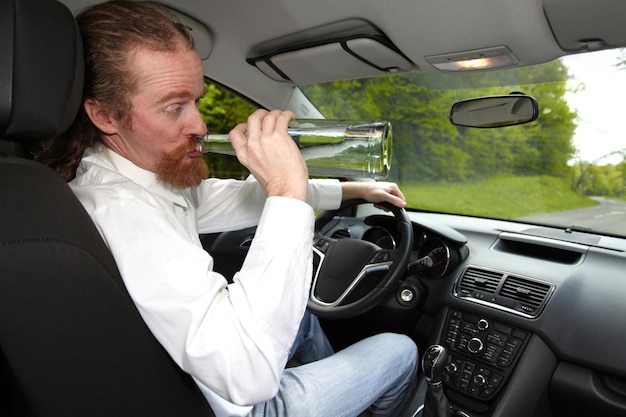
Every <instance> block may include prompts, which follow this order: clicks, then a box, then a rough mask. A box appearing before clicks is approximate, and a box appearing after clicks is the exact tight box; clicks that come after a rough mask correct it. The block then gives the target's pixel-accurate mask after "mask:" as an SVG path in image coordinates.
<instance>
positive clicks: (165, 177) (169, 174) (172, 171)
mask: <svg viewBox="0 0 626 417" xmlns="http://www.w3.org/2000/svg"><path fill="white" fill-rule="evenodd" d="M196 145H197V144H196V143H195V141H192V144H190V145H188V146H186V147H185V148H184V149H181V150H177V151H173V152H171V153H169V154H164V155H163V157H162V158H161V161H160V162H159V163H158V165H157V167H156V174H157V176H158V178H159V180H161V181H163V182H164V183H166V184H169V185H171V186H172V187H174V188H189V187H196V186H198V185H200V183H201V182H202V180H204V179H206V178H207V177H208V176H209V168H208V166H207V164H206V162H205V161H204V158H202V156H199V157H191V156H188V154H189V152H190V150H189V148H190V147H192V148H191V149H195V147H196Z"/></svg>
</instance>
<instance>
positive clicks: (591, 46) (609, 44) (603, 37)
mask: <svg viewBox="0 0 626 417" xmlns="http://www.w3.org/2000/svg"><path fill="white" fill-rule="evenodd" d="M544 11H545V14H546V17H547V19H548V22H549V24H550V27H551V28H552V32H553V33H554V36H555V38H556V40H557V42H558V43H559V45H560V46H561V48H562V49H564V50H566V51H573V52H575V51H586V50H595V49H606V48H614V47H620V46H626V25H625V24H624V16H625V15H626V2H625V1H624V0H593V1H590V0H544Z"/></svg>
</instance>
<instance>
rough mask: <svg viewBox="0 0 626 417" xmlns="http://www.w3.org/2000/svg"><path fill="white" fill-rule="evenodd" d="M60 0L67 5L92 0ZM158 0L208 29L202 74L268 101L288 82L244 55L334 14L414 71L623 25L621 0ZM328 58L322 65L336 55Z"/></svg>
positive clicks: (528, 49)
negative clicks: (452, 57) (380, 40)
mask: <svg viewBox="0 0 626 417" xmlns="http://www.w3.org/2000/svg"><path fill="white" fill-rule="evenodd" d="M61 1H62V2H63V3H65V4H66V5H67V6H68V7H69V8H70V9H71V10H72V11H73V12H76V11H78V10H80V9H82V8H83V7H84V6H85V5H87V4H89V3H90V2H93V0H61ZM164 2H165V3H166V4H168V5H170V6H171V7H173V8H174V9H176V10H177V11H179V12H181V13H182V14H184V15H187V16H190V17H192V18H193V19H195V20H197V22H194V24H197V25H199V26H203V27H204V28H206V29H207V35H206V37H207V38H208V37H210V39H205V40H203V41H202V42H200V43H201V44H203V45H204V48H205V51H201V55H202V54H203V52H206V54H205V55H208V57H207V58H206V59H205V60H204V68H205V74H206V75H207V77H209V78H210V79H212V80H214V81H216V82H218V83H220V84H223V85H224V86H226V87H230V88H233V89H234V90H237V91H239V92H241V93H243V94H245V95H246V96H248V97H250V98H251V99H253V100H255V101H257V102H258V103H260V104H262V105H264V106H266V107H270V108H276V107H277V108H284V107H286V106H287V103H288V102H289V100H290V99H292V97H291V95H292V91H293V85H292V83H289V82H284V81H274V80H272V79H271V78H269V77H268V76H267V75H265V74H264V73H263V72H261V71H259V69H257V68H256V67H255V66H254V65H250V64H248V63H247V62H246V59H247V58H251V57H254V56H256V55H258V54H260V53H262V52H268V50H267V45H271V46H273V47H276V48H280V47H289V46H293V45H294V44H297V43H299V42H302V40H303V39H304V38H303V35H302V33H303V31H311V30H312V29H314V28H322V29H318V33H317V35H318V36H319V35H320V33H321V35H322V36H323V35H324V34H323V31H324V30H325V28H329V31H330V30H331V29H332V30H336V28H334V27H333V26H332V25H330V24H336V23H337V22H344V21H350V20H354V19H358V20H360V21H365V22H369V23H370V24H371V26H372V27H374V28H377V29H378V30H379V31H380V32H382V33H383V34H384V35H385V36H386V37H387V38H388V40H390V41H391V42H392V43H393V45H394V46H395V47H396V48H398V49H399V51H401V53H402V54H403V55H404V56H405V57H406V58H408V60H409V61H410V63H411V64H412V65H411V69H410V70H411V71H427V72H437V71H438V70H436V69H435V68H434V67H433V66H432V65H431V64H430V63H429V62H428V61H427V60H426V57H428V56H433V55H440V54H449V53H456V52H462V51H467V50H476V49H482V48H491V47H495V46H506V47H508V48H509V49H510V50H511V51H512V52H513V54H514V55H515V56H516V57H517V59H518V60H519V65H530V64H536V63H540V62H546V61H550V60H552V59H554V58H557V57H559V56H562V55H564V54H566V53H576V52H580V51H585V50H589V49H594V48H604V47H618V46H623V45H626V25H623V23H622V22H621V19H622V16H624V15H626V2H624V1H622V0H462V1H461V0H384V1H383V0H314V1H311V0H263V1H250V0H229V1H227V2H224V1H221V0H165V1H164ZM328 25H330V26H328ZM304 33H310V32H304ZM209 44H210V45H209ZM263 48H265V49H266V50H263ZM206 49H208V50H206ZM326 58H327V57H326ZM322 59H325V58H322ZM327 61H328V65H334V64H336V62H340V60H334V59H327ZM347 69H348V68H347V67H346V69H345V70H344V69H342V68H338V74H341V75H340V76H339V75H338V76H337V77H336V78H350V77H352V75H351V74H350V73H349V71H347ZM309 75H310V74H309ZM355 75H356V76H360V74H355ZM373 75H376V74H373ZM296 78H297V77H296ZM304 79H309V78H306V77H305V78H304ZM313 81H315V80H314V79H313ZM320 81H325V80H320Z"/></svg>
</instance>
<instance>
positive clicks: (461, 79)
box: [301, 51, 626, 235]
mask: <svg viewBox="0 0 626 417" xmlns="http://www.w3.org/2000/svg"><path fill="white" fill-rule="evenodd" d="M623 60H624V58H623V55H622V52H621V51H602V52H594V53H587V54H580V55H575V56H571V57H566V58H562V59H560V60H556V61H553V62H550V63H546V64H542V65H537V66H532V67H524V68H511V69H506V70H496V71H488V72H466V73H454V74H449V73H438V74H430V73H429V74H409V75H394V76H387V77H378V78H367V79H358V80H347V81H337V82H332V83H325V84H319V85H305V86H301V89H302V91H303V92H304V93H305V94H306V95H307V96H308V98H309V99H310V100H311V101H312V102H313V103H314V104H315V105H316V106H317V108H318V109H319V110H320V111H321V113H322V114H323V115H324V116H325V117H326V118H329V119H356V120H379V119H382V120H388V121H390V122H391V124H392V126H393V156H392V166H391V173H390V175H389V178H388V179H389V180H391V181H396V182H398V183H399V184H400V186H401V187H402V190H403V192H404V194H405V195H406V197H407V200H408V205H409V207H410V208H412V209H417V210H427V211H435V212H444V213H455V214H462V215H471V216H481V217H490V218H505V219H518V220H522V221H528V222H533V223H540V224H547V225H555V226H560V227H572V226H576V227H577V228H580V229H583V228H590V229H592V230H594V231H598V232H602V233H607V234H619V235H626V194H625V191H626V189H625V182H624V179H625V177H626V159H625V158H626V134H625V133H624V130H623V128H622V119H623V109H622V108H623V106H622V104H621V102H620V98H621V95H620V93H619V92H620V91H621V89H622V88H623V86H626V70H624V69H622V68H624V66H623V64H621V62H622V61H623ZM511 92H522V93H524V94H527V95H530V96H533V97H535V98H536V99H537V101H538V103H539V117H538V119H537V120H536V121H534V122H531V123H528V124H524V125H518V126H509V127H503V128H496V129H477V128H468V127H457V126H454V125H452V124H451V123H450V121H449V115H450V108H451V107H452V105H453V104H454V103H455V102H457V101H460V100H465V99H470V98H475V97H480V96H489V95H506V94H510V93H511Z"/></svg>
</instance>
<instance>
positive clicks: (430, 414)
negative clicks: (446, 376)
mask: <svg viewBox="0 0 626 417" xmlns="http://www.w3.org/2000/svg"><path fill="white" fill-rule="evenodd" d="M447 360H448V352H447V351H446V348H444V347H443V346H441V345H432V346H430V347H429V348H428V349H426V352H425V353H424V357H423V358H422V370H423V371H424V376H425V377H426V383H427V384H428V389H427V391H426V399H425V401H424V411H423V413H422V416H423V417H449V416H450V404H449V403H448V399H447V398H446V396H445V394H444V393H443V383H442V382H441V377H442V374H443V369H444V367H445V366H446V363H447Z"/></svg>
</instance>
